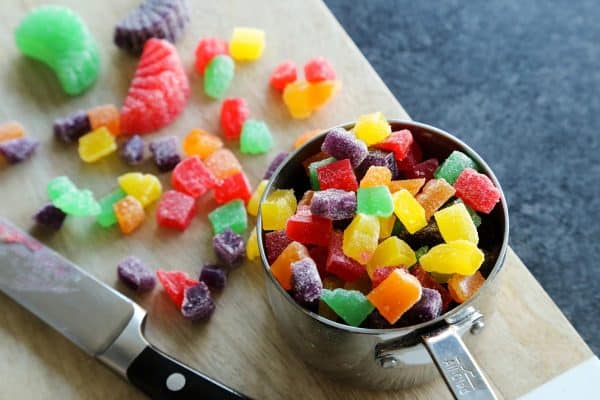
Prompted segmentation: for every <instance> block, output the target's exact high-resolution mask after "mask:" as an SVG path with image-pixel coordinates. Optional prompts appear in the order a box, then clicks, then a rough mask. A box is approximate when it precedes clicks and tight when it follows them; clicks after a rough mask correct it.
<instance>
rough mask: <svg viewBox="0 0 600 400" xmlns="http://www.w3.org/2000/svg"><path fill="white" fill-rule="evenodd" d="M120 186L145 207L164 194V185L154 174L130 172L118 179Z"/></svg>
mask: <svg viewBox="0 0 600 400" xmlns="http://www.w3.org/2000/svg"><path fill="white" fill-rule="evenodd" d="M118 181H119V186H121V189H123V191H124V192H125V193H127V194H128V195H131V196H133V197H135V198H136V199H137V200H138V201H139V202H140V203H141V204H142V206H143V207H146V206H148V205H150V204H152V203H154V202H155V201H156V200H158V198H159V197H160V195H161V194H162V185H161V183H160V181H159V180H158V178H157V177H156V176H155V175H152V174H142V173H140V172H129V173H126V174H123V175H121V176H120V177H119V178H118Z"/></svg>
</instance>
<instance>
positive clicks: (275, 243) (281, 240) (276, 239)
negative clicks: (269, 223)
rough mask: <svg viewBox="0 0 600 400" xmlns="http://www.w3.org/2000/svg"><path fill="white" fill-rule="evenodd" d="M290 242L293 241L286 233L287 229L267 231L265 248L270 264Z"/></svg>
mask: <svg viewBox="0 0 600 400" xmlns="http://www.w3.org/2000/svg"><path fill="white" fill-rule="evenodd" d="M290 243H292V241H291V239H290V238H289V237H287V235H286V234H285V229H282V230H279V231H273V232H268V233H265V250H266V251H267V260H268V261H269V264H273V263H274V262H275V260H277V257H279V255H280V254H281V252H283V250H285V248H286V247H287V246H288V244H290Z"/></svg>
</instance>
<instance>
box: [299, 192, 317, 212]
mask: <svg viewBox="0 0 600 400" xmlns="http://www.w3.org/2000/svg"><path fill="white" fill-rule="evenodd" d="M315 193H316V192H315V191H313V190H307V191H306V192H304V194H303V195H302V198H301V199H300V201H299V202H298V207H300V206H307V207H309V208H310V205H311V204H312V199H313V197H314V195H315ZM311 212H312V211H311Z"/></svg>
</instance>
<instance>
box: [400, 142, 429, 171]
mask: <svg viewBox="0 0 600 400" xmlns="http://www.w3.org/2000/svg"><path fill="white" fill-rule="evenodd" d="M422 160H423V150H421V146H419V143H417V141H416V140H415V141H413V142H412V144H411V145H410V147H409V148H408V153H407V154H406V156H405V157H404V158H403V159H402V160H399V159H397V158H396V162H397V164H398V171H399V172H402V173H404V174H409V173H411V172H412V170H413V169H414V168H415V165H417V164H418V163H420V162H421V161H422Z"/></svg>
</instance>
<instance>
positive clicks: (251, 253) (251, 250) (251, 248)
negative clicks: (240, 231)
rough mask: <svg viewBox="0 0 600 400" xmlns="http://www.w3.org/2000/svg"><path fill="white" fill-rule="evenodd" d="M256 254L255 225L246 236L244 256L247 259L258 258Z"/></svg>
mask: <svg viewBox="0 0 600 400" xmlns="http://www.w3.org/2000/svg"><path fill="white" fill-rule="evenodd" d="M258 254H259V252H258V240H257V239H256V227H254V229H252V233H251V234H250V237H249V238H248V243H246V257H247V258H248V260H250V261H254V260H256V258H258Z"/></svg>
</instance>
